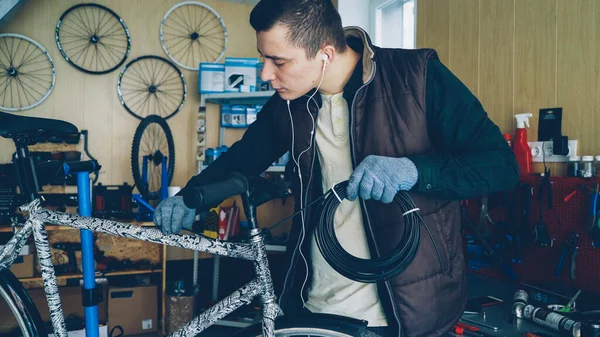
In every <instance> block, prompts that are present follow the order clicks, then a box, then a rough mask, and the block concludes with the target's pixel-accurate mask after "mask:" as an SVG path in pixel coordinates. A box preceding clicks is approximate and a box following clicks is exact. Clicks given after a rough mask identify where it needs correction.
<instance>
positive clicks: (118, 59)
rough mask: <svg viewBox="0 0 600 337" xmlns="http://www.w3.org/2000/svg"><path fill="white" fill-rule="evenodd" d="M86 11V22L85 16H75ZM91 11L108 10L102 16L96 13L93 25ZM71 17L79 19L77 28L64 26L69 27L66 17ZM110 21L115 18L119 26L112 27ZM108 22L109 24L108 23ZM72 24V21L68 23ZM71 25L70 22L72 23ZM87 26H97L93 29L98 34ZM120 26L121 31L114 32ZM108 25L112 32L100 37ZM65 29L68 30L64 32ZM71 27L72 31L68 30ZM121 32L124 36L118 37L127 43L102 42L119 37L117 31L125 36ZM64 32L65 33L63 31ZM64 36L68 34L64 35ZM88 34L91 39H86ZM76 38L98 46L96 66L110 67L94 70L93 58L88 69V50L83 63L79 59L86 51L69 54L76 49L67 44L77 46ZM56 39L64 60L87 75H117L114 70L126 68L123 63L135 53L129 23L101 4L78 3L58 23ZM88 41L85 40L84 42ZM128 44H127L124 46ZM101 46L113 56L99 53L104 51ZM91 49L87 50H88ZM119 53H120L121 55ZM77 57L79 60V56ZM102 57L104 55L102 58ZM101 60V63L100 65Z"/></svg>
mask: <svg viewBox="0 0 600 337" xmlns="http://www.w3.org/2000/svg"><path fill="white" fill-rule="evenodd" d="M82 8H83V11H84V13H85V14H86V15H85V19H84V15H82V14H80V15H79V16H77V15H76V14H75V13H76V11H78V10H80V9H82ZM87 8H92V9H96V10H98V11H100V12H102V11H104V13H103V14H99V15H98V17H97V18H96V17H95V16H94V15H93V11H92V15H91V17H92V19H91V22H90V17H88V15H87ZM106 13H108V19H107V14H106ZM69 14H72V15H73V16H74V17H75V18H76V20H78V22H77V24H76V25H75V24H74V26H73V27H63V26H65V18H67V17H68V16H69ZM110 19H114V20H115V22H116V23H113V24H112V25H111V24H110V22H109V21H110ZM107 20H108V21H107ZM67 21H68V20H67ZM69 23H70V22H69ZM86 23H88V24H90V23H91V24H93V25H95V26H96V27H92V28H95V30H96V31H95V32H93V31H92V30H91V29H92V28H90V27H88V26H86ZM116 24H119V26H118V27H117V30H114V27H115V26H116ZM107 26H108V31H104V33H105V34H106V35H103V36H100V35H98V34H100V32H101V30H102V29H104V28H106V27H107ZM62 28H65V29H64V30H63V29H62ZM67 28H69V29H71V30H70V31H68V30H67ZM121 29H122V34H123V35H122V36H118V37H122V38H124V40H121V39H117V38H114V41H112V42H113V43H107V44H104V43H102V42H100V40H101V39H103V38H106V37H107V36H113V37H114V36H115V34H117V32H119V33H121ZM63 31H64V32H63ZM63 33H64V34H63ZM75 34H81V35H79V36H77V35H75ZM61 35H62V36H63V40H65V41H61ZM86 35H87V36H86ZM73 37H79V38H80V40H81V38H83V37H87V38H88V39H90V43H91V44H88V47H89V46H94V47H95V51H96V66H98V63H100V64H101V65H102V63H104V64H106V65H107V66H108V67H104V68H101V69H91V67H92V63H93V62H92V61H93V56H92V57H91V58H90V66H89V68H86V67H85V63H86V62H85V60H86V58H87V51H86V52H85V56H84V62H82V63H79V62H78V61H79V58H80V57H81V56H82V55H83V54H84V53H83V51H80V52H77V53H75V54H73V55H68V53H69V51H70V50H73V49H74V48H73V47H72V46H70V47H71V48H63V47H65V46H66V45H71V44H73V43H76V42H77V41H76V40H75V41H74V40H72V39H73ZM55 40H56V45H57V47H58V50H59V51H60V53H61V55H62V56H63V57H64V59H65V60H66V61H67V62H68V63H69V64H70V65H72V66H73V67H75V68H76V69H78V70H80V71H82V72H84V73H87V74H92V75H102V74H108V73H110V72H113V71H114V70H116V69H117V68H119V67H120V66H122V65H123V63H125V60H126V59H127V56H129V52H130V51H131V37H130V35H129V28H127V25H126V24H125V21H124V20H123V19H122V18H121V17H120V16H119V15H118V14H117V13H115V12H114V11H113V10H112V9H110V8H108V7H106V6H102V5H100V4H96V3H81V4H77V5H75V6H73V7H71V8H69V9H67V10H66V11H65V12H64V13H63V14H62V15H61V16H60V18H59V19H58V23H57V24H56V29H55ZM83 40H85V39H83ZM117 43H119V44H117ZM123 43H124V45H123ZM98 45H101V46H103V48H104V51H107V52H108V53H109V54H110V53H112V55H111V56H110V57H107V56H103V57H100V56H102V55H101V54H99V50H100V48H98V47H97V46H98ZM86 48H87V47H86ZM118 48H122V49H124V51H121V50H118ZM117 51H118V52H119V53H117ZM76 55H77V56H78V57H76ZM98 55H100V56H98ZM73 58H77V60H74V59H73ZM99 60H100V62H98V61H99Z"/></svg>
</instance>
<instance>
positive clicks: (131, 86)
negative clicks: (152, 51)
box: [117, 55, 187, 119]
mask: <svg viewBox="0 0 600 337" xmlns="http://www.w3.org/2000/svg"><path fill="white" fill-rule="evenodd" d="M128 70H129V72H128ZM163 71H164V72H163ZM151 72H152V73H151ZM156 72H159V73H158V74H156ZM130 74H131V75H130ZM136 81H137V82H136ZM173 86H175V87H173ZM161 88H162V89H161ZM171 92H177V94H175V95H174V94H172V93H171ZM148 93H149V94H148ZM158 94H160V95H166V96H167V97H165V100H164V101H161V100H160V99H159V98H158ZM117 95H118V96H119V101H120V102H121V105H122V106H123V107H124V108H125V110H127V112H129V113H130V114H131V115H132V116H133V117H135V118H137V119H144V117H146V116H150V115H160V116H161V117H163V118H164V119H169V118H171V117H173V116H174V115H175V114H176V113H178V112H179V111H181V109H182V107H183V105H184V104H185V100H186V98H187V84H186V82H185V77H184V76H183V73H182V72H181V70H179V68H177V66H176V65H175V63H173V62H171V61H170V60H167V59H166V58H164V57H161V56H156V55H143V56H140V57H137V58H135V59H133V60H131V61H130V62H129V63H127V64H126V65H125V66H124V67H123V69H121V72H120V73H119V77H118V78H117ZM132 95H138V96H135V97H133V96H132ZM139 95H141V97H142V98H141V99H140V96H139ZM144 95H146V96H145V97H144ZM151 97H154V107H152V104H151V103H150V102H149V101H150V100H151ZM161 97H162V96H161ZM167 98H168V101H167ZM144 108H145V112H144ZM161 109H162V110H165V111H161ZM156 111H158V113H157V112H156Z"/></svg>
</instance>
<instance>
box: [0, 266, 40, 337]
mask: <svg viewBox="0 0 600 337" xmlns="http://www.w3.org/2000/svg"><path fill="white" fill-rule="evenodd" d="M0 297H1V298H2V299H3V300H4V302H5V303H6V304H8V306H9V308H10V309H11V311H12V314H13V316H14V317H15V319H16V321H17V322H18V323H19V328H20V329H21V331H20V332H21V334H22V336H25V337H38V336H48V334H47V333H46V328H45V326H44V322H43V321H42V317H41V315H40V312H39V311H38V310H37V308H36V307H35V304H34V303H33V301H32V300H31V297H29V294H27V291H26V290H25V288H23V285H21V283H20V282H19V280H18V279H17V278H16V277H15V275H14V274H13V273H12V272H10V270H3V271H1V272H0ZM3 314H5V313H3ZM6 314H7V313H6ZM9 336H12V334H11V335H9Z"/></svg>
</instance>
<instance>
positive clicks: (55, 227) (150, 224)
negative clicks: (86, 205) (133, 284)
mask: <svg viewBox="0 0 600 337" xmlns="http://www.w3.org/2000/svg"><path fill="white" fill-rule="evenodd" d="M125 223H127V222H125ZM129 223H130V224H132V225H138V226H142V227H154V223H153V222H137V221H134V222H129ZM73 229H77V228H73V227H68V226H58V225H46V231H64V230H73ZM3 232H4V233H7V232H12V226H2V227H0V233H3Z"/></svg>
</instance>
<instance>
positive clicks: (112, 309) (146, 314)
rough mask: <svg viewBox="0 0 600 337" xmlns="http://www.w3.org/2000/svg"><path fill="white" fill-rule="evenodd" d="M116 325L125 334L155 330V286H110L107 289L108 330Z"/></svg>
mask: <svg viewBox="0 0 600 337" xmlns="http://www.w3.org/2000/svg"><path fill="white" fill-rule="evenodd" d="M117 325H120V326H121V327H122V328H123V332H124V334H125V335H127V336H128V335H135V334H141V333H148V332H154V331H157V325H158V288H157V286H156V285H152V286H145V287H133V288H117V287H111V288H110V289H109V291H108V331H111V330H112V328H113V327H115V326H117Z"/></svg>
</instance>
